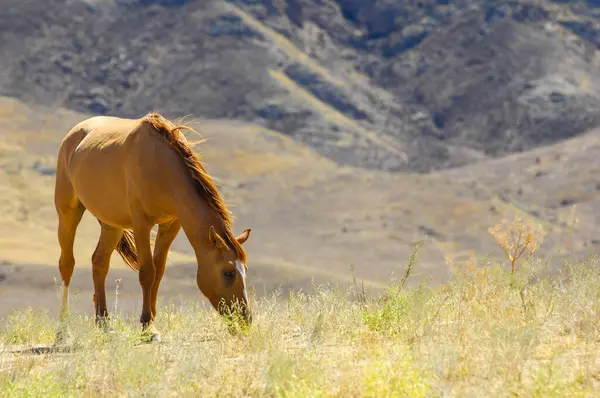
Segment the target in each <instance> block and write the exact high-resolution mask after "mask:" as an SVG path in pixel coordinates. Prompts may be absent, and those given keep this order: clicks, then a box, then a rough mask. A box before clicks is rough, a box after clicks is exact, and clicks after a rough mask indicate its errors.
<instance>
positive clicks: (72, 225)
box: [58, 201, 85, 315]
mask: <svg viewBox="0 0 600 398" xmlns="http://www.w3.org/2000/svg"><path fill="white" fill-rule="evenodd" d="M84 212H85V207H83V205H82V204H81V203H80V202H79V201H77V203H76V204H75V206H73V207H63V208H61V209H60V210H59V211H58V243H59V245H60V259H59V261H58V268H59V271H60V276H61V278H62V281H63V301H62V310H61V314H62V315H64V314H65V312H66V311H67V310H68V306H69V284H70V283H71V276H73V268H75V255H74V254H73V244H74V243H75V232H76V231H77V226H78V225H79V222H80V221H81V217H82V216H83V213H84Z"/></svg>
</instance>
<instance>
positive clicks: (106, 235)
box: [92, 222, 123, 326]
mask: <svg viewBox="0 0 600 398" xmlns="http://www.w3.org/2000/svg"><path fill="white" fill-rule="evenodd" d="M100 224H101V226H102V231H101V232H100V239H99V240H98V245H97V246H96V250H94V254H93V255H92V274H93V278H94V306H95V307H96V308H95V309H96V324H97V325H98V326H105V321H106V319H107V318H108V309H107V308H106V289H105V282H106V275H107V274H108V269H109V268H110V256H111V254H112V252H113V251H114V250H115V248H116V247H117V244H118V243H119V240H120V239H121V236H123V230H122V229H120V228H114V227H111V226H109V225H106V224H104V223H102V222H100Z"/></svg>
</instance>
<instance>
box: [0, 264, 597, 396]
mask: <svg viewBox="0 0 600 398" xmlns="http://www.w3.org/2000/svg"><path fill="white" fill-rule="evenodd" d="M543 265H544V263H543V261H542V260H540V259H535V260H533V259H530V260H528V261H524V262H523V263H521V266H520V267H518V268H517V269H516V270H515V273H514V274H511V273H510V272H508V271H507V270H506V269H505V267H503V266H500V265H487V266H485V267H478V266H477V265H476V264H474V262H470V263H469V265H466V266H462V267H459V269H458V270H457V271H456V272H455V274H454V277H453V279H452V280H451V281H449V282H448V283H446V284H444V285H441V286H439V287H432V286H431V285H428V284H421V285H420V286H418V287H416V288H412V289H407V288H406V287H403V286H402V284H401V283H399V284H393V285H390V286H389V288H388V289H387V290H386V292H385V294H384V295H383V296H381V297H379V298H378V299H369V298H367V297H365V296H363V295H362V294H361V293H360V288H358V286H357V288H358V289H350V290H348V291H340V290H336V289H332V288H330V287H327V286H320V287H316V288H315V290H314V292H312V293H311V294H298V293H292V294H290V296H289V297H288V298H287V300H279V299H278V298H277V295H273V296H272V297H268V298H263V299H260V300H253V305H254V307H255V308H254V313H255V322H254V324H253V326H252V328H251V329H250V330H249V331H247V332H246V333H238V334H236V335H232V334H229V333H228V331H227V328H226V324H225V322H223V319H222V318H220V317H218V316H217V315H216V314H215V313H214V311H212V310H210V309H207V308H206V307H201V306H194V305H189V304H184V305H181V306H175V305H165V306H163V307H164V308H163V309H162V310H161V311H160V314H161V315H160V316H159V320H158V327H159V329H160V330H161V332H162V334H163V342H162V343H160V344H142V343H140V334H139V326H138V323H137V317H136V316H127V315H120V316H119V315H118V316H116V317H115V318H114V322H113V325H114V327H115V333H114V334H108V335H107V334H104V333H103V332H101V331H99V330H97V329H96V328H95V327H94V326H93V324H94V323H93V319H92V318H91V317H82V316H73V317H72V318H71V319H70V320H69V321H68V326H69V330H70V333H71V337H70V345H69V349H68V350H65V351H59V352H46V353H38V354H32V353H31V352H21V353H15V352H13V351H14V350H15V348H16V347H17V346H21V347H23V346H27V347H31V346H35V345H39V344H51V343H52V341H53V335H54V330H55V328H56V326H57V321H56V320H55V319H53V318H52V317H49V316H48V315H47V314H43V313H42V314H40V313H37V312H35V311H29V312H27V311H25V312H18V313H15V314H13V315H12V316H11V317H9V318H8V319H6V320H5V321H4V322H3V326H2V331H1V332H0V339H1V341H2V344H3V346H1V348H0V369H1V370H0V384H2V386H3V388H2V389H1V390H0V396H6V397H11V396H19V397H20V396H38V395H43V396H59V395H60V396H64V395H66V396H72V395H78V396H79V395H85V396H105V395H109V396H115V395H116V396H130V395H136V396H138V395H143V396H167V395H177V396H286V397H288V396H344V397H347V396H372V397H386V396H410V397H425V396H440V395H441V394H442V393H443V394H444V396H508V395H511V396H514V395H518V396H570V397H573V396H591V395H592V394H593V392H594V391H597V389H598V387H600V386H599V385H598V378H600V362H599V361H598V360H599V359H600V358H599V355H598V352H600V351H598V349H599V348H600V343H599V341H600V329H599V327H598V325H599V323H598V320H599V316H600V297H599V296H598V291H600V270H599V268H598V260H597V259H596V258H592V259H590V260H589V261H587V262H585V263H580V264H577V265H572V266H571V265H566V266H565V267H564V272H563V273H562V274H560V275H558V276H553V277H548V278H542V277H541V275H542V273H543V271H544V266H543ZM412 266H414V258H413V259H411V261H409V265H408V266H407V267H412Z"/></svg>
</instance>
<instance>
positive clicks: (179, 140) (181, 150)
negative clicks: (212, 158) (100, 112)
mask: <svg viewBox="0 0 600 398" xmlns="http://www.w3.org/2000/svg"><path fill="white" fill-rule="evenodd" d="M144 121H145V122H148V123H150V124H151V125H152V126H153V127H154V128H155V129H156V130H157V131H158V132H159V133H161V134H162V135H163V137H164V138H165V140H166V142H167V143H168V144H169V145H170V146H171V148H173V149H175V151H176V152H177V153H178V154H179V156H181V158H182V159H183V161H184V163H185V166H186V167H187V169H188V171H189V172H190V174H191V176H192V178H193V179H194V182H195V184H196V192H197V193H198V195H200V197H201V198H202V199H204V200H205V201H206V203H208V205H209V206H210V207H211V208H212V209H213V210H214V211H215V212H216V213H217V215H218V216H219V217H221V219H222V220H223V225H224V226H225V236H224V237H223V238H224V240H225V243H227V245H228V246H229V248H230V249H233V250H234V251H235V253H236V255H237V257H238V259H239V260H240V261H242V262H243V263H244V264H245V263H246V252H245V251H244V249H243V248H242V245H240V243H239V242H238V241H237V239H236V238H235V235H234V234H233V231H232V226H231V222H232V220H233V217H232V215H231V213H230V212H229V210H228V209H227V206H226V205H225V202H223V199H222V198H221V195H220V194H219V191H218V190H217V187H216V186H215V184H214V183H213V181H212V178H211V177H210V175H209V174H208V172H207V171H206V169H205V168H204V165H203V164H202V162H201V161H200V159H199V158H198V156H197V155H196V154H195V153H194V152H193V151H192V149H191V148H190V146H189V145H188V144H187V142H186V141H185V137H184V136H183V134H182V133H181V130H189V131H191V132H193V133H196V134H198V133H197V132H196V130H194V129H193V128H191V127H188V126H185V125H175V124H174V123H173V122H171V121H169V120H167V119H166V118H165V117H163V116H162V115H160V114H158V113H149V114H148V115H146V116H145V117H144V118H143V119H142V122H144Z"/></svg>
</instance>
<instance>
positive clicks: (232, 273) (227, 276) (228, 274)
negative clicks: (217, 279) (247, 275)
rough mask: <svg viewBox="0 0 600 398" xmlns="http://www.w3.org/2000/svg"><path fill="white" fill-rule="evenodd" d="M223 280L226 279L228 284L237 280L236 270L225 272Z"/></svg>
mask: <svg viewBox="0 0 600 398" xmlns="http://www.w3.org/2000/svg"><path fill="white" fill-rule="evenodd" d="M223 278H225V282H226V283H231V282H233V280H234V279H235V270H234V269H232V270H231V271H223Z"/></svg>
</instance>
